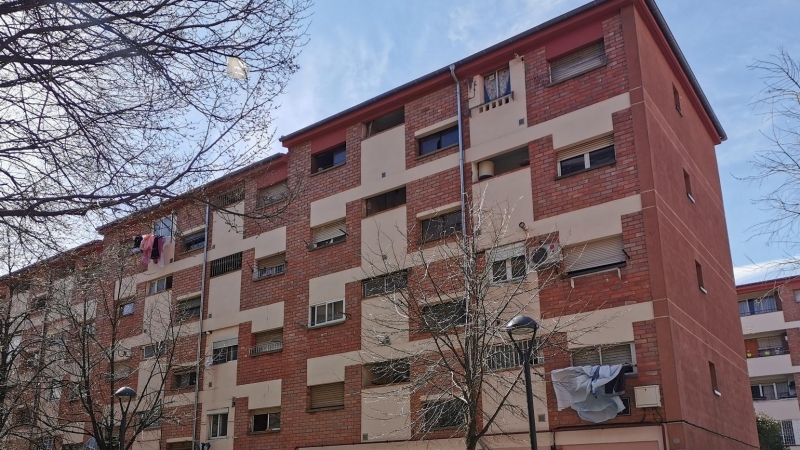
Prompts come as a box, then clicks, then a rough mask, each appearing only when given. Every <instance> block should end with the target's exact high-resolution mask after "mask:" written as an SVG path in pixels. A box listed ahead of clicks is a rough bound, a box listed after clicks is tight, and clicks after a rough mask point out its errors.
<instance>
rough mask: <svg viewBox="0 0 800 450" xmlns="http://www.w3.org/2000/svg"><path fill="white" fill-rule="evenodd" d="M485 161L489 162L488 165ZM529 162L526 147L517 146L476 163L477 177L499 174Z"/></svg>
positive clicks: (527, 164) (489, 176)
mask: <svg viewBox="0 0 800 450" xmlns="http://www.w3.org/2000/svg"><path fill="white" fill-rule="evenodd" d="M487 163H491V164H490V165H489V164H487ZM530 164H531V161H530V156H529V155H528V147H522V148H518V149H516V150H512V151H510V152H506V153H503V154H502V155H497V156H495V157H494V158H491V159H487V160H485V161H481V162H479V163H478V179H480V180H484V179H486V178H491V177H496V176H500V175H502V174H504V173H506V172H511V171H513V170H517V169H519V168H520V167H527V166H529V165H530Z"/></svg>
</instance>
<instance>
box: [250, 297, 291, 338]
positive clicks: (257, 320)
mask: <svg viewBox="0 0 800 450" xmlns="http://www.w3.org/2000/svg"><path fill="white" fill-rule="evenodd" d="M247 312H248V313H249V317H250V318H251V319H252V321H253V322H252V325H251V331H252V332H253V333H259V332H261V331H266V330H274V329H276V328H283V302H278V303H273V304H271V305H267V306H263V307H260V308H257V310H256V311H253V310H248V311H247Z"/></svg>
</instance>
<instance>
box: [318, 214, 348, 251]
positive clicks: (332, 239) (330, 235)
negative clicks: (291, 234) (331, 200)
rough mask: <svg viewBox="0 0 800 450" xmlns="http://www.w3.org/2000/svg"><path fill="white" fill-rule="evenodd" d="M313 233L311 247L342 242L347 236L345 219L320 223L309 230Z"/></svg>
mask: <svg viewBox="0 0 800 450" xmlns="http://www.w3.org/2000/svg"><path fill="white" fill-rule="evenodd" d="M311 233H312V235H313V240H314V242H313V244H312V245H311V247H312V248H320V247H325V246H327V245H331V244H336V243H338V242H344V241H345V239H346V238H347V223H346V222H345V219H342V220H338V221H336V222H333V223H329V224H327V225H322V226H319V227H316V228H314V229H313V230H311Z"/></svg>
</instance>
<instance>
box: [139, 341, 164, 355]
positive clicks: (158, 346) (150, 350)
mask: <svg viewBox="0 0 800 450" xmlns="http://www.w3.org/2000/svg"><path fill="white" fill-rule="evenodd" d="M166 352H167V346H166V344H165V343H164V342H163V341H162V342H156V343H154V344H150V345H145V346H144V348H143V349H142V359H151V358H157V357H159V356H161V355H163V354H164V353H166Z"/></svg>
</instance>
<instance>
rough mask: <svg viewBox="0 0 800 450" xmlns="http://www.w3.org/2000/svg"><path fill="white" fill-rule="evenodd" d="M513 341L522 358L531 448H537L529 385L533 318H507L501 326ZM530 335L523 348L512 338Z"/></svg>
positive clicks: (536, 327) (531, 390) (535, 327)
mask: <svg viewBox="0 0 800 450" xmlns="http://www.w3.org/2000/svg"><path fill="white" fill-rule="evenodd" d="M503 329H504V330H505V331H506V333H508V337H509V338H511V342H513V343H514V348H516V350H517V353H518V354H519V357H520V358H521V359H522V369H523V371H524V372H525V396H526V397H527V400H528V432H529V433H530V436H531V450H537V449H538V448H539V446H538V443H537V442H536V422H534V420H533V416H534V414H533V387H532V386H531V355H532V354H533V347H534V339H536V332H537V331H538V330H539V324H538V323H536V321H535V320H533V319H531V318H530V317H527V316H516V317H514V318H513V319H511V320H509V321H508V323H507V324H506V325H505V326H504V327H503ZM527 335H531V339H530V342H529V343H528V348H527V349H523V348H522V347H520V345H519V343H518V342H517V341H516V340H515V339H514V336H518V337H522V336H527Z"/></svg>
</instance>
